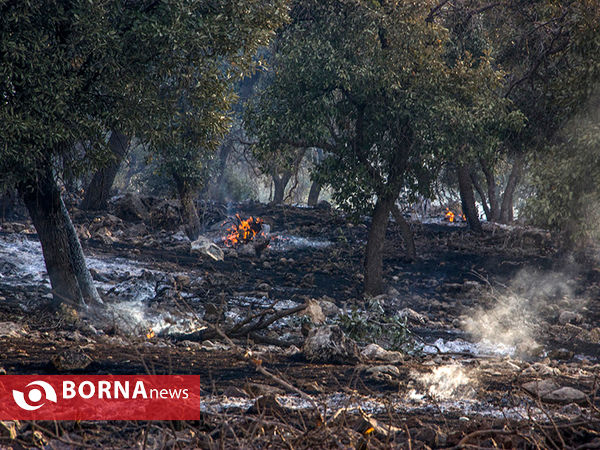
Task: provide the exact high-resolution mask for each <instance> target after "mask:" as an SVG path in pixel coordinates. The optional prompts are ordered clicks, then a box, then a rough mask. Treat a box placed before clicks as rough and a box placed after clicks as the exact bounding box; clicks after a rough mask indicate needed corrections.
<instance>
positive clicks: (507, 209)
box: [500, 155, 525, 223]
mask: <svg viewBox="0 0 600 450" xmlns="http://www.w3.org/2000/svg"><path fill="white" fill-rule="evenodd" d="M524 162H525V161H524V158H523V156H522V155H517V156H516V158H515V161H514V163H513V166H512V170H511V171H510V175H509V176H508V182H507V183H506V189H504V195H503V197H502V207H501V208H500V223H509V222H512V220H513V202H514V195H515V189H516V188H517V183H518V182H519V178H520V177H521V172H522V170H523V165H524Z"/></svg>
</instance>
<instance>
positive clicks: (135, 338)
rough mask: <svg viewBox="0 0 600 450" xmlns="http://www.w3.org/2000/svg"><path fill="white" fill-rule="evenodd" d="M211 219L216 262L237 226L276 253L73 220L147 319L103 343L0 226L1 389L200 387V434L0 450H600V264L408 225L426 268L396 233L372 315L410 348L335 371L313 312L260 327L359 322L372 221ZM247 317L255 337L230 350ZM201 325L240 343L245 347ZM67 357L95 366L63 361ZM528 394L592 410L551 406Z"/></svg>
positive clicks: (180, 430) (156, 428) (53, 441)
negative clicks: (230, 223) (162, 380)
mask: <svg viewBox="0 0 600 450" xmlns="http://www.w3.org/2000/svg"><path fill="white" fill-rule="evenodd" d="M204 213H205V214H206V225H207V233H206V235H207V236H209V237H210V238H211V239H212V240H213V241H216V242H217V244H219V239H218V238H219V236H223V235H224V233H225V232H224V229H225V228H226V227H227V225H226V224H225V225H223V223H224V222H226V220H227V219H228V217H232V216H233V213H239V214H240V216H241V217H249V216H254V217H261V218H262V219H263V220H264V221H265V223H266V224H268V225H269V226H270V231H271V246H270V248H267V249H266V250H265V251H264V252H262V254H261V255H260V256H256V255H254V254H251V253H246V252H243V251H239V249H238V250H235V249H230V248H226V247H225V248H223V250H224V252H225V258H224V260H223V261H215V260H213V259H212V258H210V257H208V256H206V255H204V254H197V253H191V252H190V243H189V241H186V240H185V239H184V238H182V236H181V233H179V234H177V228H176V226H173V227H171V229H169V228H168V227H167V228H166V229H165V227H162V226H156V225H148V224H147V223H144V222H140V221H137V222H134V221H128V220H121V219H118V218H116V217H114V216H112V215H111V216H109V215H108V214H84V213H82V212H78V211H74V213H73V216H74V218H75V223H76V224H77V227H78V230H79V231H80V232H81V235H82V238H83V239H82V242H83V245H84V251H85V252H86V255H88V256H89V257H91V258H92V259H93V261H94V262H92V263H91V264H90V265H91V266H92V274H93V276H94V278H95V279H96V280H97V282H98V285H99V287H100V291H101V293H102V295H103V297H104V298H105V300H106V302H107V304H108V305H109V306H110V307H113V308H114V311H117V312H118V311H121V312H122V311H123V310H124V309H125V310H126V309H127V308H128V307H129V306H131V307H135V308H140V311H141V313H140V314H141V316H142V317H143V319H140V320H139V321H137V322H135V323H131V324H129V325H130V326H129V328H127V329H124V328H120V327H119V326H118V322H119V315H118V313H117V312H115V315H114V317H115V318H114V323H110V321H108V323H105V324H102V326H99V325H98V324H91V323H89V322H88V321H86V320H85V319H82V320H75V319H76V318H73V320H70V319H69V318H65V316H64V315H61V316H58V315H54V314H50V313H49V312H48V311H49V305H50V298H51V295H50V287H49V284H48V283H47V280H46V278H45V274H44V273H43V268H42V269H40V267H39V264H40V262H39V255H37V256H36V253H35V252H36V249H37V251H38V252H39V248H38V247H36V245H37V244H36V237H35V234H34V233H33V230H32V228H31V226H30V225H29V224H28V223H27V222H26V221H16V222H15V221H13V222H5V223H4V224H3V225H2V231H1V233H0V242H1V243H2V245H3V247H2V248H3V250H2V252H0V273H1V275H2V278H0V349H1V350H0V368H1V369H2V371H3V372H6V373H8V374H56V373H85V374H134V373H135V374H137V373H140V374H143V373H156V374H199V375H200V376H201V380H202V389H203V390H202V396H203V402H202V420H201V421H200V422H60V423H47V422H46V423H44V422H21V423H15V422H3V423H2V424H1V425H0V447H1V448H15V449H17V448H31V447H43V448H88V447H91V448H217V447H221V448H249V447H253V448H267V447H268V448H380V447H381V448H389V447H393V448H396V447H398V448H425V447H430V448H483V447H485V448H488V447H490V448H600V411H599V409H598V408H599V407H600V401H599V400H598V394H599V392H600V391H599V388H598V381H599V379H598V377H599V374H600V360H599V357H600V328H598V327H600V301H598V294H599V293H600V270H599V269H598V267H599V266H598V265H597V264H596V263H594V259H593V256H594V253H593V249H589V252H588V253H589V254H588V255H586V256H587V257H586V258H582V259H579V260H578V259H577V258H573V257H571V256H569V255H567V254H566V253H564V252H562V251H561V250H560V249H559V247H558V244H557V241H556V239H555V238H554V237H553V236H551V235H550V234H549V233H546V232H544V231H542V230H534V229H529V228H525V227H517V226H515V227H502V226H497V225H492V224H485V233H484V234H483V235H474V234H473V233H471V232H469V231H468V230H467V229H466V227H465V226H464V225H462V224H450V223H447V222H444V220H443V214H440V215H433V216H432V217H430V218H429V219H427V220H418V221H417V220H413V221H412V222H411V226H412V228H413V230H414V231H415V238H416V243H417V250H418V255H419V258H418V260H417V261H414V262H411V261H409V260H407V259H406V258H404V256H403V244H402V239H401V235H400V231H399V229H398V227H396V225H395V224H394V223H392V224H390V227H389V229H388V236H387V239H388V240H387V243H386V249H385V260H384V268H385V270H384V272H385V279H386V282H387V285H388V290H387V293H386V294H384V295H382V296H380V297H378V298H376V299H375V301H376V302H377V305H378V307H379V308H381V311H382V314H383V315H384V316H386V315H387V316H390V317H391V316H394V315H396V314H399V313H402V317H403V318H404V320H405V324H406V328H407V329H408V330H409V331H410V334H409V337H408V338H407V339H408V340H410V342H411V349H410V350H407V348H404V349H403V352H402V355H401V358H396V359H395V360H393V361H392V360H385V358H372V357H361V358H360V360H359V361H347V362H344V361H342V362H341V363H340V361H337V362H336V363H335V364H334V363H328V362H326V361H319V362H317V361H309V360H307V358H306V356H305V352H304V351H303V345H304V341H305V335H306V334H307V332H308V329H307V328H310V327H311V326H312V327H316V326H317V325H315V324H310V323H309V322H310V320H307V318H306V316H305V312H304V311H300V312H298V313H296V314H294V315H289V316H285V317H284V316H282V317H281V318H280V319H279V320H275V321H273V323H270V324H268V325H267V326H262V325H261V324H262V323H263V322H261V319H260V317H256V315H257V314H262V315H263V316H261V317H269V316H270V315H271V316H272V315H274V314H277V313H278V312H281V311H282V310H285V309H286V308H287V309H290V308H294V307H297V306H298V305H303V304H308V303H315V304H318V305H320V307H321V308H320V309H321V310H322V312H323V313H324V315H325V316H326V318H325V324H334V323H335V324H339V323H340V322H339V317H340V316H341V315H346V316H348V315H349V314H350V312H351V311H356V312H357V314H358V313H361V314H362V313H365V311H367V312H368V309H369V308H370V306H368V305H370V304H371V303H369V301H368V299H364V298H363V297H362V294H361V290H362V261H363V252H364V243H365V241H366V235H367V223H366V221H365V220H363V221H359V222H358V223H355V222H352V221H350V220H348V219H346V218H345V217H344V216H343V215H342V214H340V213H338V212H335V211H332V210H331V209H328V208H325V207H321V208H317V209H309V208H296V207H288V206H286V207H273V206H267V205H262V204H255V203H248V204H240V205H212V206H210V207H208V206H207V208H206V209H205V210H204ZM167 222H168V221H167ZM163 223H164V222H163ZM9 255H12V256H11V257H9ZM19 258H23V259H22V261H23V262H22V264H21V262H20V261H21V259H19ZM27 258H30V259H27ZM15 261H16V262H15ZM141 293H143V295H142V294H141ZM332 304H333V306H331V305H332ZM119 305H125V306H119ZM327 305H329V306H330V309H333V310H332V311H329V312H328V311H326V306H327ZM119 308H121V309H119ZM248 318H250V319H248ZM245 319H247V323H246V324H249V325H251V326H252V330H251V331H250V332H248V333H245V334H244V333H237V334H236V332H239V331H240V329H241V330H242V331H243V326H244V323H245V322H244V320H245ZM205 322H208V323H210V324H217V325H218V326H219V327H221V329H223V330H229V331H231V334H230V336H231V337H232V339H233V342H235V346H232V345H231V342H228V341H224V340H223V339H221V338H220V337H219V336H218V335H216V334H215V333H214V331H213V329H212V328H210V327H209V328H206V327H205V326H202V324H203V323H205ZM307 323H308V325H306V324H307ZM7 324H12V325H7ZM240 324H241V325H240ZM384 341H385V340H384V339H383V340H379V341H377V342H378V343H380V344H382V345H383V343H384ZM358 344H359V347H360V348H361V349H362V348H364V347H365V346H366V344H368V337H367V338H366V339H365V341H364V342H358ZM384 346H385V345H384ZM240 349H244V351H245V352H246V354H248V352H251V355H252V358H244V357H243V355H241V354H240V351H239V350H240ZM70 351H75V352H79V353H82V352H83V353H85V354H86V355H87V356H89V358H90V359H91V363H90V364H89V365H87V366H86V367H85V368H82V369H69V368H65V367H61V366H60V364H57V363H56V362H52V361H53V360H55V359H56V356H57V355H60V354H64V352H70ZM257 360H258V361H260V367H261V368H264V369H265V370H266V373H264V372H261V371H259V370H257V368H258V366H257V363H256V361H257ZM281 381H285V382H288V383H290V384H292V385H293V386H294V387H295V388H297V389H298V390H299V391H301V392H302V393H303V395H304V397H303V396H302V395H300V394H299V392H298V391H296V390H290V389H289V388H288V387H286V385H285V384H284V383H281ZM532 381H538V382H541V381H544V382H550V381H551V382H553V383H554V384H555V388H556V389H555V390H560V389H562V391H561V392H563V393H564V392H567V393H571V394H572V393H573V392H574V391H577V393H581V394H582V395H583V397H581V396H579V397H578V396H577V395H575V396H569V395H565V396H562V397H561V396H556V395H555V396H554V397H551V396H550V397H548V396H546V397H545V395H544V393H543V392H541V391H536V389H532V388H531V384H530V382H532ZM528 383H529V384H528ZM528 386H529V387H528ZM564 388H571V390H565V389H564ZM307 398H308V399H310V401H309V400H307Z"/></svg>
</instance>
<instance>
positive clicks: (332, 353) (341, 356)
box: [302, 325, 361, 364]
mask: <svg viewBox="0 0 600 450" xmlns="http://www.w3.org/2000/svg"><path fill="white" fill-rule="evenodd" d="M302 351H303V353H304V356H305V357H306V359H308V360H309V361H317V362H323V363H329V364H336V363H337V364H351V363H356V362H359V361H360V360H361V356H360V353H359V352H358V346H357V345H356V343H355V342H354V341H353V340H352V339H349V338H348V337H346V335H345V334H344V333H343V331H342V330H341V329H340V327H338V326H337V325H328V326H324V327H318V328H313V329H312V330H310V332H309V334H308V337H307V338H306V340H305V341H304V346H303V348H302Z"/></svg>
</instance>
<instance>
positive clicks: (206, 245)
mask: <svg viewBox="0 0 600 450" xmlns="http://www.w3.org/2000/svg"><path fill="white" fill-rule="evenodd" d="M190 252H191V253H202V254H204V255H207V256H210V257H211V258H212V259H214V260H215V261H223V259H224V258H225V255H224V253H223V250H221V248H220V247H219V246H217V245H216V244H215V243H214V242H212V241H210V240H209V239H208V238H206V237H204V236H199V237H198V239H196V240H195V241H194V242H192V245H191V247H190Z"/></svg>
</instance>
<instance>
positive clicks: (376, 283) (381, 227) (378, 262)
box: [365, 195, 397, 295]
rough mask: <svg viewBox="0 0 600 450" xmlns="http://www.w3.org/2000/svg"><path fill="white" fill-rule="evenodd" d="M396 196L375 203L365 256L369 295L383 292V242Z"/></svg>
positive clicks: (366, 289) (385, 197)
mask: <svg viewBox="0 0 600 450" xmlns="http://www.w3.org/2000/svg"><path fill="white" fill-rule="evenodd" d="M396 197H397V195H396V196H393V195H387V196H382V197H380V198H378V199H377V203H376V204H375V211H374V212H373V218H372V221H371V228H369V235H368V238H367V249H366V257H365V294H367V295H379V294H381V293H382V292H383V244H384V243H385V233H386V231H387V226H388V223H389V220H390V211H391V209H392V206H393V205H394V201H395V200H396Z"/></svg>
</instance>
